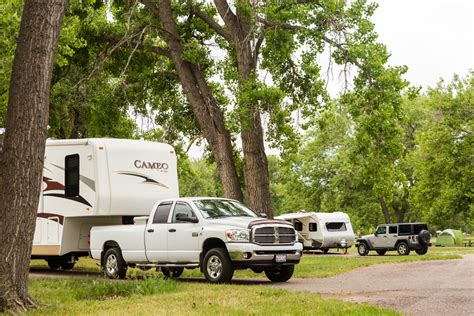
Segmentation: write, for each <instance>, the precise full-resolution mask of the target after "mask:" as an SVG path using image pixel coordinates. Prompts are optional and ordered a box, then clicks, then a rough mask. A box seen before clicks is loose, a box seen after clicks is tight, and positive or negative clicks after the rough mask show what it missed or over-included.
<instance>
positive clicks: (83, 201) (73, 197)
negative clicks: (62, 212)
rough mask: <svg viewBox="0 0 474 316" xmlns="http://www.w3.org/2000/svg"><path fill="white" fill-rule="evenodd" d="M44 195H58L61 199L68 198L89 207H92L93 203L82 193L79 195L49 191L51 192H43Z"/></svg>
mask: <svg viewBox="0 0 474 316" xmlns="http://www.w3.org/2000/svg"><path fill="white" fill-rule="evenodd" d="M43 196H53V197H57V198H61V199H67V200H71V201H75V202H78V203H81V204H84V205H87V206H89V207H92V205H91V204H90V203H89V202H87V200H86V199H84V198H83V197H82V196H80V195H79V196H65V195H64V194H61V193H49V194H43Z"/></svg>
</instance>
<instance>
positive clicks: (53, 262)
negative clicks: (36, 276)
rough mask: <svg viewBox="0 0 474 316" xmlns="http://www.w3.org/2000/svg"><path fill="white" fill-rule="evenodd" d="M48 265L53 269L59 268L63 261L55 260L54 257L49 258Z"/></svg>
mask: <svg viewBox="0 0 474 316" xmlns="http://www.w3.org/2000/svg"><path fill="white" fill-rule="evenodd" d="M48 267H49V268H50V269H51V270H57V269H59V268H60V267H61V262H59V261H58V260H54V259H51V260H48Z"/></svg>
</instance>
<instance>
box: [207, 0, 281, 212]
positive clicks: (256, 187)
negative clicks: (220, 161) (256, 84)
mask: <svg viewBox="0 0 474 316" xmlns="http://www.w3.org/2000/svg"><path fill="white" fill-rule="evenodd" d="M214 4H215V5H216V8H217V11H218V12H219V15H220V16H221V18H222V19H223V20H224V22H225V24H226V26H227V29H228V30H229V32H230V34H231V38H232V41H233V43H232V44H233V46H234V47H235V53H236V57H237V71H238V73H239V76H240V80H241V87H245V89H248V82H249V81H250V80H254V79H253V78H252V77H253V76H256V69H257V63H256V56H257V55H258V52H256V51H254V50H253V49H252V45H251V44H252V43H251V40H252V39H254V38H255V36H254V34H253V33H252V32H254V29H253V28H252V27H251V25H250V23H249V21H247V19H248V16H247V15H246V14H245V13H244V14H242V15H241V14H240V13H239V10H238V9H237V12H236V14H234V13H233V12H232V11H231V9H230V7H229V5H228V3H227V1H226V0H214ZM256 49H257V48H256ZM239 105H240V107H241V111H242V115H241V120H240V123H241V138H242V150H243V153H244V177H245V190H246V192H247V198H248V205H249V207H250V208H251V209H253V210H254V211H256V212H258V213H265V214H267V216H268V217H269V218H272V217H273V213H272V201H271V194H270V181H269V178H270V176H269V171H268V160H267V155H266V154H265V146H264V135H263V128H262V122H261V118H260V109H259V105H258V104H239Z"/></svg>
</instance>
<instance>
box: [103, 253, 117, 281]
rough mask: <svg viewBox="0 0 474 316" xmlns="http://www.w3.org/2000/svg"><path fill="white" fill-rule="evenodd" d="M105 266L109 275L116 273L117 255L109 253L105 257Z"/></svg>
mask: <svg viewBox="0 0 474 316" xmlns="http://www.w3.org/2000/svg"><path fill="white" fill-rule="evenodd" d="M105 268H106V270H107V273H108V274H109V275H112V276H114V275H115V274H116V273H117V270H118V262H117V257H116V256H115V255H114V254H111V255H109V256H108V257H107V261H106V263H105Z"/></svg>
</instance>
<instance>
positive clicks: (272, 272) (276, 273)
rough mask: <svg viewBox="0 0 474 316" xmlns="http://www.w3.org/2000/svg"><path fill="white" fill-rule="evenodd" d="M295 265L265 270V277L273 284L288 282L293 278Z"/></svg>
mask: <svg viewBox="0 0 474 316" xmlns="http://www.w3.org/2000/svg"><path fill="white" fill-rule="evenodd" d="M294 271H295V265H293V264H292V265H288V266H280V267H273V268H269V269H266V270H265V275H266V276H267V278H268V279H269V280H270V281H272V282H286V281H288V280H289V279H291V277H292V276H293V272H294Z"/></svg>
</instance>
